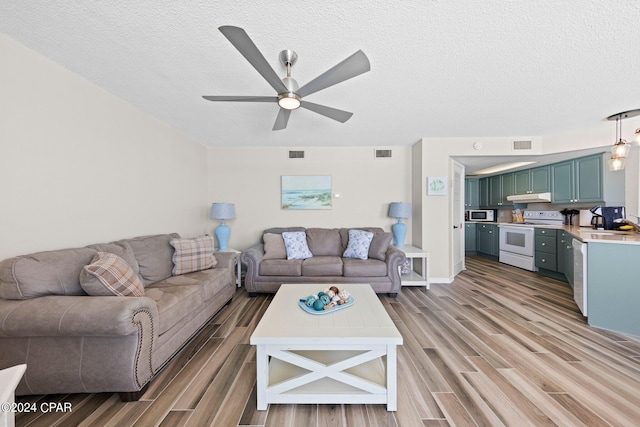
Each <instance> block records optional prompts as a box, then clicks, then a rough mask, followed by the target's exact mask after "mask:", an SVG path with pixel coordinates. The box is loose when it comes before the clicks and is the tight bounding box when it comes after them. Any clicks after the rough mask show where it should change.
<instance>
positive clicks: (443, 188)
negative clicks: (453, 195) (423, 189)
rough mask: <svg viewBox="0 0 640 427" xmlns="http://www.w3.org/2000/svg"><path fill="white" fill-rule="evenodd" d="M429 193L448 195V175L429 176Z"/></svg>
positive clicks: (432, 194) (430, 194)
mask: <svg viewBox="0 0 640 427" xmlns="http://www.w3.org/2000/svg"><path fill="white" fill-rule="evenodd" d="M427 195H429V196H446V195H447V177H446V176H430V177H428V178H427Z"/></svg>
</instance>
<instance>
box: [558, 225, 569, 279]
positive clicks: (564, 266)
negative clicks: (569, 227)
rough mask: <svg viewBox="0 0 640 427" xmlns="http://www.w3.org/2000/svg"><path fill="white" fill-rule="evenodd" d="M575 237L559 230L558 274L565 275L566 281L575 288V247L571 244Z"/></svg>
mask: <svg viewBox="0 0 640 427" xmlns="http://www.w3.org/2000/svg"><path fill="white" fill-rule="evenodd" d="M572 240H573V236H572V235H571V234H570V233H568V232H566V231H564V230H558V233H557V247H556V257H557V260H558V262H557V264H558V273H561V274H564V276H565V279H566V280H567V282H569V285H571V287H572V288H573V245H572V244H571V242H572Z"/></svg>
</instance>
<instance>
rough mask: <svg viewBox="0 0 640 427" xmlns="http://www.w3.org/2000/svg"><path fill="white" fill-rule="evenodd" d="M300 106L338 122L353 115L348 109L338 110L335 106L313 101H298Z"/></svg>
mask: <svg viewBox="0 0 640 427" xmlns="http://www.w3.org/2000/svg"><path fill="white" fill-rule="evenodd" d="M300 106H301V107H302V108H306V109H307V110H311V111H313V112H314V113H318V114H322V115H323V116H326V117H329V118H330V119H333V120H337V121H339V122H340V123H344V122H346V121H347V120H349V119H350V118H351V116H353V113H350V112H348V111H343V110H338V109H337V108H331V107H327V106H326V105H320V104H314V103H313V102H307V101H302V102H301V103H300Z"/></svg>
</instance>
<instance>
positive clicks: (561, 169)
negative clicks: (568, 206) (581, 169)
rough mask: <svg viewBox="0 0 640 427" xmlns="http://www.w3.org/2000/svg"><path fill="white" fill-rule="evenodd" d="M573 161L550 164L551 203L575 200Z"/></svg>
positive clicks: (572, 201)
mask: <svg viewBox="0 0 640 427" xmlns="http://www.w3.org/2000/svg"><path fill="white" fill-rule="evenodd" d="M575 169H576V168H575V161H574V160H567V161H566V162H560V163H555V164H553V165H551V189H552V191H551V201H552V202H553V203H574V202H575V186H576V185H575Z"/></svg>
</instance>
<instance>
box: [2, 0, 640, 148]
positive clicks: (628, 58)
mask: <svg viewBox="0 0 640 427" xmlns="http://www.w3.org/2000/svg"><path fill="white" fill-rule="evenodd" d="M221 25H235V26H239V27H242V28H244V29H245V30H246V31H247V33H248V34H249V36H250V37H251V38H252V40H253V41H254V43H255V44H256V45H257V46H258V48H259V49H260V50H261V51H262V53H263V54H264V56H265V57H266V59H267V60H268V61H269V63H270V64H271V65H272V67H273V68H274V69H275V70H276V72H277V73H278V74H279V75H281V76H283V77H284V75H285V70H284V67H282V66H281V65H280V63H279V62H278V53H279V52H280V51H281V50H283V49H293V50H295V51H296V52H297V53H298V56H299V59H298V63H297V64H296V65H295V66H294V68H293V72H292V74H293V77H294V78H296V79H297V80H298V82H299V83H300V85H303V84H305V83H306V82H308V81H309V80H311V79H313V78H315V77H316V76H317V75H319V74H320V73H322V72H324V71H326V70H327V69H328V68H330V67H332V66H333V65H335V64H337V63H338V62H340V61H341V60H343V59H344V58H346V57H347V56H349V55H351V54H352V53H354V52H355V51H357V50H358V49H362V50H363V51H364V52H365V53H366V54H367V56H368V57H369V60H370V62H371V71H370V72H369V73H366V74H363V75H361V76H358V77H355V78H353V79H351V80H348V81H346V82H343V83H341V84H339V85H336V86H333V87H330V88H328V89H325V90H323V91H321V92H318V93H315V94H312V95H309V96H308V97H307V98H305V99H306V100H308V101H311V102H315V103H319V104H324V105H328V106H331V107H335V108H339V109H343V110H347V111H351V112H353V113H354V115H353V117H352V118H351V120H349V121H348V122H346V123H344V124H340V123H338V122H335V121H333V120H330V119H327V118H325V117H323V116H320V115H317V114H315V113H312V112H310V111H307V110H303V109H300V110H296V111H293V113H292V115H291V118H290V120H289V125H288V127H287V129H285V130H282V131H277V132H274V131H272V130H271V128H272V126H273V122H274V121H275V118H276V115H277V108H278V107H277V106H276V105H275V104H265V103H255V104H254V103H251V104H250V103H213V102H209V101H205V100H203V99H202V98H201V96H202V95H275V93H274V91H273V89H272V88H271V87H270V86H269V85H268V84H267V83H266V81H264V80H263V79H262V77H261V76H260V75H259V74H258V73H257V72H256V71H255V70H254V69H253V68H252V67H251V65H250V64H249V63H248V62H247V61H246V60H245V59H244V58H243V57H242V56H241V55H240V54H239V53H238V51H237V50H236V49H235V48H234V47H233V46H232V45H231V43H229V41H228V40H227V39H226V38H225V37H224V36H223V35H222V34H221V33H220V32H219V31H218V29H217V28H218V27H219V26H221ZM639 28H640V1H638V0H608V1H605V0H594V1H588V0H564V1H561V0H538V1H524V0H523V1H520V0H511V1H509V0H502V1H498V0H465V1H460V0H405V1H402V2H400V1H396V2H393V1H389V0H366V1H360V0H358V1H344V0H323V1H315V2H300V1H297V2H294V1H284V0H267V1H261V2H256V1H246V0H235V1H210V0H209V1H202V0H201V1H179V2H178V1H175V0H170V1H169V0H138V1H131V0H83V1H71V0H68V1H62V0H48V1H46V2H43V1H38V0H2V1H1V2H0V31H2V32H4V33H6V34H7V35H9V36H10V37H12V38H14V39H16V40H18V41H19V42H21V43H23V44H25V45H26V46H28V47H30V48H32V49H34V50H36V51H38V52H40V53H41V54H43V55H45V56H47V57H49V58H51V59H52V60H53V61H55V62H57V63H59V64H61V65H63V66H65V67H66V68H68V69H70V70H72V71H74V72H76V73H78V74H80V75H82V76H84V77H85V78H87V79H88V80H90V81H92V82H94V83H95V84H97V85H99V86H101V87H102V88H104V89H106V90H107V91H109V92H111V93H113V94H115V95H117V96H119V97H121V98H124V99H126V100H127V101H129V102H130V103H132V104H134V105H136V106H137V107H139V108H141V109H142V110H145V111H147V112H148V113H150V114H152V115H154V116H156V117H158V118H159V119H161V120H163V121H165V122H167V123H169V124H171V125H172V126H174V127H176V128H177V129H179V130H181V131H182V132H184V133H186V134H188V135H190V136H191V137H192V138H193V139H195V140H197V141H199V142H201V143H203V144H205V145H211V146H216V145H226V146H313V145H331V146H333V145H377V146H392V145H408V144H413V143H415V142H416V141H418V140H419V139H420V138H421V137H497V136H537V135H546V134H554V133H560V132H565V131H571V130H577V129H582V128H589V127H593V126H597V125H598V124H600V123H601V122H602V121H603V120H604V118H605V117H607V116H609V115H611V114H614V113H617V112H620V111H625V110H630V109H634V108H639V107H640V84H639V82H640V67H639V66H638V58H639V57H640V31H639Z"/></svg>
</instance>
